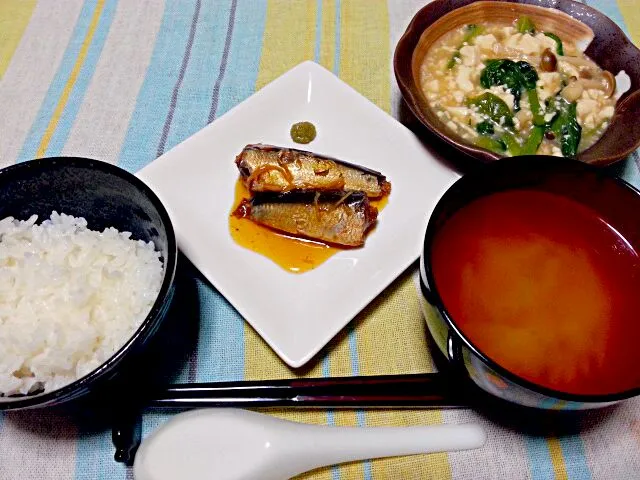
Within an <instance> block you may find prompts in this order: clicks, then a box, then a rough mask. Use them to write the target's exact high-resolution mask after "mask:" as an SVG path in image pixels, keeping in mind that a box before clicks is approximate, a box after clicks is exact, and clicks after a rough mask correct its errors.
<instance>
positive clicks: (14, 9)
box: [0, 0, 36, 78]
mask: <svg viewBox="0 0 640 480" xmlns="http://www.w3.org/2000/svg"><path fill="white" fill-rule="evenodd" d="M35 6H36V0H2V1H0V78H2V76H3V75H4V72H5V71H6V70H7V67H8V66H9V62H11V57H13V53H14V52H15V51H16V48H17V47H18V44H19V43H20V39H21V38H22V34H23V33H24V30H25V29H26V28H27V25H28V24H29V20H30V19H31V14H32V13H33V9H34V8H35Z"/></svg>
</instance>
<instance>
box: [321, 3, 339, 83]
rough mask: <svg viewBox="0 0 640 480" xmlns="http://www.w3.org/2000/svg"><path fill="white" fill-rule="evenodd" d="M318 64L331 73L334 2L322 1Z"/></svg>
mask: <svg viewBox="0 0 640 480" xmlns="http://www.w3.org/2000/svg"><path fill="white" fill-rule="evenodd" d="M320 28H321V31H320V59H319V60H320V64H321V65H322V66H323V67H324V68H326V69H327V70H330V71H332V72H333V69H334V67H335V58H336V0H322V26H321V27H320Z"/></svg>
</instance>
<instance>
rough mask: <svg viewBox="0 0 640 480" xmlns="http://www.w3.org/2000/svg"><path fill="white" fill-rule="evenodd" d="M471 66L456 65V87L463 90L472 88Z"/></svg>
mask: <svg viewBox="0 0 640 480" xmlns="http://www.w3.org/2000/svg"><path fill="white" fill-rule="evenodd" d="M470 77H471V68H469V67H467V66H465V65H460V66H459V67H458V75H457V76H456V83H457V84H458V87H460V89H462V90H463V91H465V92H470V91H471V90H473V83H471V78H470Z"/></svg>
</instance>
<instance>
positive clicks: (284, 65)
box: [244, 0, 332, 480]
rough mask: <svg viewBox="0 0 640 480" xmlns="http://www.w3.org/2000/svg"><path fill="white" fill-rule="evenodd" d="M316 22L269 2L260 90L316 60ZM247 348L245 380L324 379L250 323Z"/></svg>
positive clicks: (280, 413) (317, 477) (307, 13)
mask: <svg viewBox="0 0 640 480" xmlns="http://www.w3.org/2000/svg"><path fill="white" fill-rule="evenodd" d="M315 21H316V3H315V2H314V1H305V2H289V1H284V0H269V2H268V4H267V18H266V22H265V31H264V36H263V43H262V57H261V59H260V68H259V71H258V78H257V80H256V90H259V89H260V88H262V87H264V86H265V85H266V84H268V83H269V82H271V81H273V80H275V79H276V78H278V77H279V76H280V75H282V74H283V73H285V72H286V71H287V70H290V69H291V68H293V67H295V66H296V65H297V64H299V63H301V62H304V61H305V60H313V59H314V50H315V38H316V35H315V29H316V24H315ZM244 347H245V367H244V376H245V379H247V380H260V379H272V378H291V377H297V376H305V377H321V376H322V365H321V363H320V362H319V361H317V360H315V359H314V360H312V363H311V368H310V369H309V370H307V371H305V372H304V373H301V372H296V371H294V370H292V369H290V368H289V367H287V366H286V365H285V364H284V363H283V362H282V360H280V359H279V358H278V357H277V355H276V354H275V353H274V352H273V350H271V348H270V347H269V346H268V345H267V344H266V343H265V342H264V340H262V338H261V337H260V336H259V335H258V334H257V333H256V331H255V330H254V329H253V328H251V327H250V326H249V325H248V324H246V323H245V329H244ZM313 362H315V363H313ZM265 413H269V414H272V415H274V416H277V417H280V418H285V419H287V420H293V421H296V422H304V423H311V424H322V425H325V424H326V423H327V414H326V412H325V411H323V410H298V409H292V410H268V411H267V412H265ZM299 478H305V479H314V480H330V479H331V478H332V472H331V468H324V469H320V470H316V471H314V472H312V473H307V474H303V475H301V476H300V477H299Z"/></svg>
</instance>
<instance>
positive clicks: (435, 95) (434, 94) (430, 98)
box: [427, 93, 438, 101]
mask: <svg viewBox="0 0 640 480" xmlns="http://www.w3.org/2000/svg"><path fill="white" fill-rule="evenodd" d="M427 98H428V99H429V100H431V101H433V100H435V99H436V98H438V94H437V93H430V94H429V95H427Z"/></svg>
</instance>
